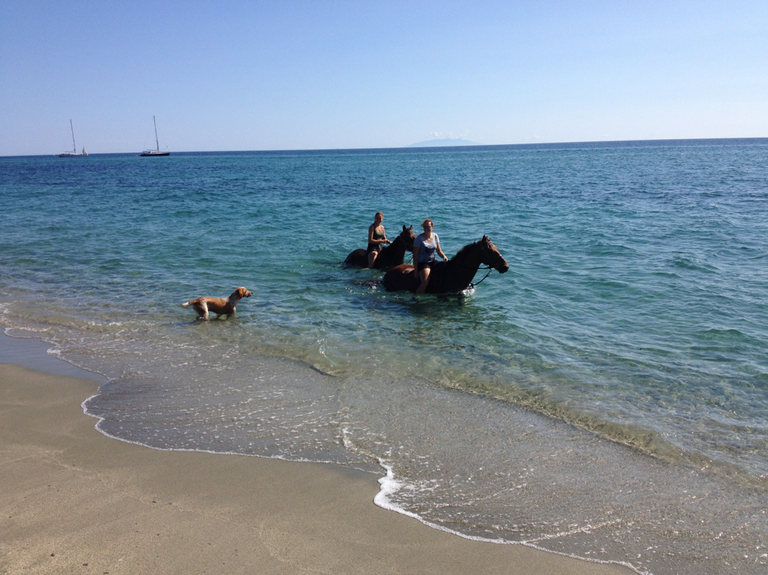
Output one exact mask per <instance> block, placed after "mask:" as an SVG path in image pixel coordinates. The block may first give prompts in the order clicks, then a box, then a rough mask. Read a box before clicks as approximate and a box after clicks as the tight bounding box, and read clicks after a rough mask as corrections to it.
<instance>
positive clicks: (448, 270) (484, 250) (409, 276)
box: [382, 236, 509, 294]
mask: <svg viewBox="0 0 768 575" xmlns="http://www.w3.org/2000/svg"><path fill="white" fill-rule="evenodd" d="M480 264H485V265H487V266H488V267H491V268H494V269H497V270H499V273H502V274H503V273H505V272H506V271H507V270H508V269H509V265H508V264H507V261H506V260H505V259H504V257H503V256H502V255H501V253H499V250H498V248H497V247H496V246H494V245H493V242H491V240H490V239H489V238H488V236H483V239H482V240H480V241H479V242H475V243H473V244H468V245H466V246H464V247H463V248H461V249H460V250H459V253H457V254H456V255H455V256H453V257H452V258H451V259H450V260H448V261H447V262H435V263H434V264H432V273H431V274H430V276H429V285H427V293H434V294H441V293H459V292H462V291H464V290H465V289H467V287H469V284H470V283H471V282H472V280H473V279H474V277H475V274H476V273H477V270H478V269H479V268H480ZM382 284H383V285H384V288H385V289H386V290H387V291H411V292H415V291H416V289H417V288H418V287H419V285H421V280H420V279H419V278H417V277H416V276H414V275H413V266H409V265H406V264H402V265H399V266H397V267H394V268H392V269H391V270H389V271H388V272H387V273H386V274H385V275H384V279H383V280H382Z"/></svg>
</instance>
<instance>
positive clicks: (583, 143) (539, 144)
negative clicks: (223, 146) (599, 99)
mask: <svg viewBox="0 0 768 575" xmlns="http://www.w3.org/2000/svg"><path fill="white" fill-rule="evenodd" d="M448 140H449V139H443V140H436V141H438V142H445V141H448ZM428 142H429V140H426V141H424V142H416V143H414V144H405V145H403V146H395V147H384V148H381V147H368V148H309V149H274V150H184V151H174V152H172V154H174V155H182V154H281V153H309V154H311V153H325V152H349V153H355V152H383V151H387V150H392V151H397V150H399V151H404V150H414V149H417V150H420V151H424V150H425V149H426V150H429V149H434V150H436V151H440V150H444V149H445V148H446V147H448V148H452V149H455V148H470V149H473V150H480V149H484V148H487V149H501V148H527V147H534V148H535V147H544V148H546V147H550V146H555V147H558V148H560V147H572V146H576V147H581V146H615V145H621V146H633V145H643V146H644V145H670V144H685V143H691V144H706V143H718V142H742V143H762V142H768V136H767V137H744V138H660V139H650V140H648V139H646V140H589V141H573V142H519V143H516V144H482V143H479V142H469V141H467V142H468V143H467V144H466V145H463V144H457V145H455V146H446V145H445V144H437V145H435V146H427V145H426V144H427V143H428ZM58 155H59V153H58V152H56V153H53V152H52V153H50V154H25V155H10V156H0V158H37V157H48V156H58ZM126 155H127V156H139V155H141V151H140V150H135V151H128V152H88V156H83V157H90V156H126Z"/></svg>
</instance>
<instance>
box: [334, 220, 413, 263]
mask: <svg viewBox="0 0 768 575" xmlns="http://www.w3.org/2000/svg"><path fill="white" fill-rule="evenodd" d="M415 239H416V234H415V233H414V232H413V226H410V227H408V228H406V227H405V226H403V231H402V232H400V235H399V236H397V238H395V241H394V242H392V243H391V244H389V245H388V246H387V247H385V248H384V249H382V250H381V251H380V252H379V256H378V257H377V258H376V261H375V262H374V263H373V267H374V268H375V269H378V270H387V269H389V268H391V267H394V266H397V265H400V264H401V263H403V259H404V258H405V252H406V250H407V251H409V252H412V251H413V242H414V240H415ZM344 263H345V264H347V265H350V266H357V267H359V268H367V267H368V252H366V251H365V250H364V249H362V248H361V249H359V250H355V251H353V252H352V253H351V254H349V255H348V256H347V259H346V260H344Z"/></svg>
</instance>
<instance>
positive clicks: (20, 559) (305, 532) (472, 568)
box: [0, 344, 632, 575]
mask: <svg viewBox="0 0 768 575" xmlns="http://www.w3.org/2000/svg"><path fill="white" fill-rule="evenodd" d="M41 345H42V344H41ZM57 361H58V360H57ZM97 385H98V384H97V382H95V381H93V380H88V379H79V378H72V377H63V376H61V375H51V374H47V373H41V372H38V371H31V370H29V369H27V368H24V367H20V366H17V365H10V364H0V486H2V489H0V513H1V514H2V515H0V574H12V575H16V574H20V573H35V574H46V573H57V574H59V573H68V574H72V573H83V574H98V575H103V574H110V575H120V574H130V575H137V574H152V575H160V574H165V573H168V574H184V575H191V574H197V573H209V574H216V575H218V574H235V573H247V574H271V573H285V574H296V573H328V574H335V575H338V574H345V573H349V574H365V573H376V574H377V575H382V574H389V573H406V574H410V573H413V574H428V573H435V574H438V573H439V574H453V573H455V574H469V573H472V574H475V573H481V574H482V573H500V574H504V573H510V574H511V573H514V574H526V575H536V574H558V575H566V574H568V575H571V574H573V575H577V574H581V575H588V574H592V575H598V574H602V575H608V574H623V575H627V574H630V573H632V571H630V570H629V569H626V568H623V567H621V566H617V565H600V564H596V563H589V562H586V561H580V560H577V559H572V558H569V557H563V556H559V555H555V554H551V553H545V552H541V551H538V550H536V549H531V548H527V547H523V546H520V545H497V544H492V543H480V542H476V541H470V540H466V539H462V538H460V537H457V536H455V535H451V534H449V533H445V532H441V531H438V530H435V529H432V528H430V527H427V526H425V525H423V524H421V523H420V522H418V521H416V520H414V519H411V518H409V517H406V516H403V515H400V514H397V513H394V512H390V511H385V510H383V509H380V508H378V507H376V506H375V505H374V504H373V503H372V501H373V497H374V496H375V495H376V493H377V490H378V483H377V482H376V477H374V476H372V475H370V474H365V473H361V472H354V471H349V470H345V469H343V468H340V467H336V466H331V465H320V464H309V463H291V462H286V461H278V460H271V459H262V458H257V457H244V456H234V455H212V454H207V453H191V452H168V451H157V450H152V449H148V448H145V447H141V446H138V445H133V444H129V443H124V442H121V441H117V440H114V439H110V438H107V437H105V436H104V435H102V434H100V433H99V432H97V431H96V430H94V425H95V423H96V420H95V419H93V418H91V417H88V416H87V415H85V414H83V412H82V409H81V407H80V404H81V402H82V401H83V400H84V399H85V398H87V397H89V396H90V395H92V394H93V393H95V390H96V387H97Z"/></svg>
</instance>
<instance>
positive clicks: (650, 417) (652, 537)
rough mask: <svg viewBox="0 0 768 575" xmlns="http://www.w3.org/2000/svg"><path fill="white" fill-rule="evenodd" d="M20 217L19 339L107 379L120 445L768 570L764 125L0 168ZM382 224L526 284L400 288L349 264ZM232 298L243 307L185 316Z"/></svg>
mask: <svg viewBox="0 0 768 575" xmlns="http://www.w3.org/2000/svg"><path fill="white" fill-rule="evenodd" d="M0 210H2V214H3V215H2V218H1V219H0V326H1V327H2V328H3V329H4V330H5V333H7V334H8V335H11V336H14V337H35V338H40V339H42V340H44V341H45V342H47V343H49V344H50V345H51V346H52V347H53V348H54V349H55V350H56V353H57V354H58V355H59V356H60V357H62V358H63V359H65V360H67V361H69V362H71V363H73V364H75V365H77V366H80V367H82V368H85V369H87V370H90V371H93V372H96V373H100V374H103V375H104V376H105V377H106V378H107V381H108V383H106V384H105V385H103V386H102V387H101V388H100V390H99V393H98V394H97V395H95V396H94V397H92V398H90V399H88V400H87V401H85V403H84V409H85V410H86V411H87V412H88V413H89V414H91V415H93V416H95V417H98V418H99V423H98V428H99V429H100V430H101V431H102V432H103V433H105V434H107V435H110V436H113V437H116V438H119V439H122V440H125V441H131V442H136V443H140V444H143V445H147V446H151V447H154V448H159V449H190V450H201V451H212V452H220V453H243V454H250V455H258V456H266V457H279V458H284V459H291V460H307V461H324V462H332V463H336V464H339V465H345V466H351V467H355V468H358V469H363V470H366V471H369V472H370V473H372V474H377V475H378V476H379V477H380V483H381V492H380V493H379V495H378V496H377V498H376V503H377V504H378V505H381V506H382V507H385V508H389V509H393V510H394V511H398V512H402V513H406V514H410V515H412V516H414V517H416V518H418V519H419V520H421V521H424V522H426V523H428V524H430V525H432V526H434V527H436V528H439V529H445V530H449V531H452V532H455V533H457V534H459V535H462V536H465V537H473V538H479V539H484V540H492V541H496V542H499V543H519V544H526V545H531V546H535V547H538V548H541V549H546V550H550V551H553V552H558V553H564V554H568V555H573V556H577V557H582V558H585V559H589V560H594V561H602V562H620V563H623V564H625V565H629V566H631V567H632V568H634V569H635V570H636V571H638V572H640V573H653V574H656V575H662V574H697V575H702V574H704V575H707V574H721V573H726V572H734V573H742V574H743V573H748V574H751V573H761V574H762V573H766V572H767V571H768V356H767V355H766V350H767V349H768V140H766V139H757V140H687V141H652V142H616V143H589V144H561V145H555V144H551V145H530V146H492V147H471V148H441V149H423V148H420V149H392V150H346V151H345V150H340V151H307V152H252V153H186V154H177V153H174V154H172V155H171V156H169V157H164V158H141V157H138V156H134V155H91V156H88V157H77V158H58V157H14V158H0ZM377 210H381V211H383V212H384V216H385V219H384V225H385V227H386V229H387V234H388V236H389V237H390V238H391V239H393V238H394V237H395V236H396V235H397V233H398V232H399V231H400V230H401V229H402V226H403V225H413V226H414V228H416V229H417V230H418V229H419V225H420V223H421V221H422V220H423V219H424V218H426V217H430V218H431V219H432V220H433V221H434V223H435V231H436V232H437V233H438V234H439V235H440V239H441V243H442V247H443V250H444V251H445V252H446V253H447V254H448V255H449V256H452V255H453V254H455V253H456V252H457V251H458V250H459V249H460V248H461V247H462V246H464V245H466V244H469V243H471V242H475V241H477V240H479V239H480V238H481V237H482V236H483V235H488V236H489V237H490V238H491V240H492V241H493V242H494V243H495V245H496V246H497V247H498V248H499V250H500V251H501V253H502V254H503V255H504V257H505V258H506V260H507V262H508V263H509V265H510V270H509V272H507V273H506V274H504V275H501V274H499V273H498V272H495V271H494V272H492V273H491V274H490V275H489V276H488V277H487V278H486V279H485V280H483V281H482V282H481V283H479V284H478V285H477V286H476V287H475V289H474V290H472V291H470V292H469V293H466V294H462V295H449V296H422V297H419V298H415V297H414V296H412V295H411V294H392V293H386V292H385V291H384V290H383V289H382V288H381V286H380V285H378V283H377V281H378V280H381V278H382V277H383V274H382V273H381V272H379V271H373V270H367V269H356V268H350V267H347V266H345V265H343V263H342V262H343V261H344V259H345V258H346V256H347V254H348V253H349V252H350V251H352V250H353V249H355V248H361V247H365V245H366V235H367V228H368V226H369V225H370V224H371V223H372V221H373V216H374V213H375V212H376V211H377ZM484 275H485V272H480V273H478V276H477V281H479V280H480V279H481V278H482V277H483V276H484ZM237 286H245V287H247V288H248V289H251V290H252V291H253V297H251V298H249V299H244V300H243V301H241V302H240V304H239V305H238V313H237V316H236V317H234V318H230V319H227V320H224V319H220V320H213V321H209V322H204V321H198V320H196V319H195V314H194V312H193V311H192V310H191V308H182V307H181V303H183V302H186V301H188V300H190V299H194V298H196V297H198V296H202V295H210V296H227V295H229V294H230V293H231V292H232V290H233V289H234V288H235V287H237ZM223 457H224V456H223ZM256 488H257V487H254V489H256Z"/></svg>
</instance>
